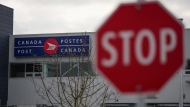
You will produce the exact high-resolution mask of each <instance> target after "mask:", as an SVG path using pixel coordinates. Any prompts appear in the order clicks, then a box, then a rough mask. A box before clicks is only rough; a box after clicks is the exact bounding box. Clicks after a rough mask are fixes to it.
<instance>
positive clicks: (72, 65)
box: [32, 44, 117, 107]
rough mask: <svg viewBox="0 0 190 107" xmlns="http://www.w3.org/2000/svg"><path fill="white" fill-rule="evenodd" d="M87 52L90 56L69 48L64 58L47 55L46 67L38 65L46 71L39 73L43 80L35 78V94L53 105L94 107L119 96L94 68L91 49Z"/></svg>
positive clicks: (33, 80)
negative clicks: (76, 53)
mask: <svg viewBox="0 0 190 107" xmlns="http://www.w3.org/2000/svg"><path fill="white" fill-rule="evenodd" d="M83 45H85V44H83ZM69 48H70V47H69V46H68V50H69ZM88 51H89V55H86V54H84V53H83V52H82V53H81V55H80V56H76V55H75V54H74V53H72V52H71V51H68V53H66V54H67V57H64V58H63V57H62V55H60V54H53V55H51V56H49V55H47V56H46V59H44V61H43V64H44V66H43V68H42V66H41V65H40V66H38V65H36V67H35V69H37V70H38V69H39V71H40V70H41V69H43V73H41V72H39V73H40V74H41V76H40V79H36V78H32V82H33V84H34V87H35V91H36V93H37V94H38V95H39V96H40V97H41V98H42V99H44V100H46V101H47V102H48V103H49V104H51V106H54V105H60V106H62V107H67V106H68V107H92V106H94V107H95V106H100V104H104V103H105V102H107V101H108V100H110V98H111V97H112V96H115V97H116V96H117V94H114V92H113V91H112V90H111V89H110V88H109V84H108V83H107V82H105V81H104V79H103V78H102V77H101V76H99V75H97V73H96V72H95V70H94V69H93V65H94V64H93V62H94V59H93V54H92V48H91V49H89V50H88ZM62 54H65V53H62ZM60 69H61V70H60ZM47 76H48V77H52V78H51V79H47ZM115 97H114V98H115Z"/></svg>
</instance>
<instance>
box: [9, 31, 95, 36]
mask: <svg viewBox="0 0 190 107" xmlns="http://www.w3.org/2000/svg"><path fill="white" fill-rule="evenodd" d="M80 33H81V34H85V33H95V32H70V33H39V34H37V33H36V34H13V35H10V36H40V35H41V36H43V35H67V34H80Z"/></svg>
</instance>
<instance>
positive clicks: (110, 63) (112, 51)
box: [101, 32, 118, 67]
mask: <svg viewBox="0 0 190 107" xmlns="http://www.w3.org/2000/svg"><path fill="white" fill-rule="evenodd" d="M115 38H116V35H115V33H114V32H106V33H105V34H104V35H103V38H102V40H101V44H102V47H103V48H104V49H105V50H107V51H108V53H110V58H109V59H105V58H104V59H102V60H101V63H102V65H103V66H105V67H111V66H113V65H115V63H116V62H117V59H118V53H117V50H116V49H115V47H114V46H113V45H111V44H110V43H109V39H115Z"/></svg>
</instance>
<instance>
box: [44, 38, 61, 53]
mask: <svg viewBox="0 0 190 107" xmlns="http://www.w3.org/2000/svg"><path fill="white" fill-rule="evenodd" d="M57 50H58V42H57V40H56V39H54V38H49V39H47V40H46V41H45V43H44V51H45V52H46V53H47V54H55V53H56V52H57Z"/></svg>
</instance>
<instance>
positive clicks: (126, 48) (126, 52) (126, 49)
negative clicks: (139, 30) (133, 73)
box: [119, 30, 134, 65]
mask: <svg viewBox="0 0 190 107" xmlns="http://www.w3.org/2000/svg"><path fill="white" fill-rule="evenodd" d="M119 34H120V37H121V38H122V40H123V45H122V47H123V59H124V60H123V64H124V65H129V64H130V47H131V46H130V40H129V39H130V38H131V37H132V36H133V35H134V32H133V31H131V30H128V31H121V32H120V33H119Z"/></svg>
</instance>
